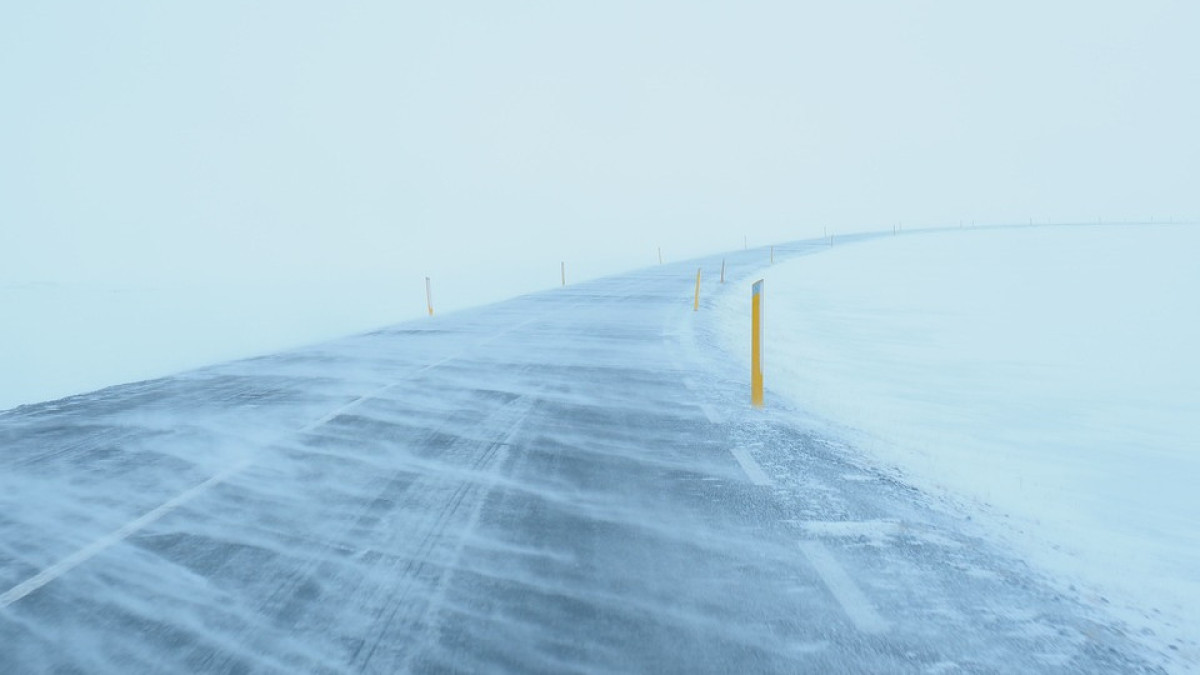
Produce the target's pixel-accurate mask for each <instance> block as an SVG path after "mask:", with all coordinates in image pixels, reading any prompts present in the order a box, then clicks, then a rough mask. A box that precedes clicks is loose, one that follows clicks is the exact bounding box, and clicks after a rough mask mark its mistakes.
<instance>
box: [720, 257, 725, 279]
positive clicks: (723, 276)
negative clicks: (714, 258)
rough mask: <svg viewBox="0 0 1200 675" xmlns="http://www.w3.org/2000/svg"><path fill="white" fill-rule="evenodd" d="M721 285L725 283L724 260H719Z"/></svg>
mask: <svg viewBox="0 0 1200 675" xmlns="http://www.w3.org/2000/svg"><path fill="white" fill-rule="evenodd" d="M721 283H725V259H724V258H721Z"/></svg>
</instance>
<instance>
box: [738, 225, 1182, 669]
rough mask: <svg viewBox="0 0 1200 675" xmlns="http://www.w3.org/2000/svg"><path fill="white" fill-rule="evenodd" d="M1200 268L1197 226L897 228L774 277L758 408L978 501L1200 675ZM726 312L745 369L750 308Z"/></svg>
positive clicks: (1025, 547)
mask: <svg viewBox="0 0 1200 675" xmlns="http://www.w3.org/2000/svg"><path fill="white" fill-rule="evenodd" d="M1198 258H1200V227H1196V226H1180V225H1176V226H1137V227H1062V228H1036V229H1034V228H1030V229H1008V230H966V231H948V232H942V233H930V234H912V235H907V234H906V235H904V236H899V237H886V238H882V239H878V240H873V241H869V242H866V243H862V244H855V245H848V246H845V247H841V248H839V247H837V246H836V245H835V246H834V247H833V248H832V249H830V250H829V251H828V252H825V253H821V254H819V255H813V256H807V257H803V258H800V259H797V260H794V261H791V262H788V263H786V264H778V265H775V266H773V267H770V268H768V269H767V270H766V271H765V273H764V275H763V276H764V277H765V279H766V309H765V331H766V346H765V355H764V362H765V378H766V386H767V390H768V405H769V404H770V403H769V397H770V396H771V395H772V394H775V395H784V396H787V397H788V398H790V399H792V400H793V401H794V402H795V403H796V404H798V405H799V406H800V407H802V408H803V409H805V410H807V411H811V412H812V413H814V414H815V415H817V416H820V417H822V418H824V419H826V420H828V421H830V422H832V423H834V424H836V425H838V426H839V427H842V428H844V429H845V433H847V434H849V435H851V436H853V437H854V441H855V443H856V444H857V445H858V446H859V447H860V448H861V449H862V450H863V451H864V452H866V453H867V454H869V455H870V456H873V457H874V458H876V459H878V460H880V461H881V462H883V463H884V464H887V465H891V466H894V467H896V468H898V469H899V470H900V471H901V472H902V473H903V474H905V475H906V477H907V479H908V480H909V481H911V482H913V483H915V484H917V485H920V486H922V487H924V488H926V489H929V490H933V491H935V492H940V493H942V494H949V495H952V496H955V497H957V498H959V499H960V500H963V501H966V502H967V503H969V504H973V505H974V506H975V507H977V508H978V510H979V512H980V514H981V515H982V516H983V517H982V521H983V522H984V523H985V524H988V525H991V526H997V527H998V531H999V532H1000V533H1001V534H1002V536H1004V537H1005V538H1006V539H1007V540H1008V541H1009V542H1010V543H1011V544H1012V545H1013V546H1014V547H1016V548H1017V550H1019V551H1021V552H1022V553H1023V554H1025V555H1026V556H1027V557H1028V559H1029V560H1030V561H1031V562H1032V563H1033V564H1034V565H1035V566H1038V567H1040V568H1042V569H1044V570H1047V571H1050V572H1051V573H1054V574H1056V575H1057V577H1058V578H1059V579H1061V580H1064V581H1065V584H1064V586H1065V585H1066V584H1070V585H1071V586H1075V585H1076V584H1077V587H1078V589H1079V592H1080V595H1081V597H1083V598H1084V599H1085V600H1087V601H1091V602H1093V603H1096V604H1102V605H1107V606H1109V607H1110V609H1112V610H1115V611H1116V612H1117V613H1118V615H1120V616H1121V617H1122V618H1124V619H1125V620H1127V621H1128V622H1129V623H1130V625H1133V626H1135V627H1137V628H1138V629H1139V630H1141V632H1142V634H1143V635H1145V636H1148V637H1149V636H1150V635H1151V634H1150V632H1148V631H1153V632H1154V636H1153V637H1151V638H1150V639H1152V640H1154V641H1156V642H1159V643H1160V644H1162V645H1165V646H1171V645H1174V647H1171V648H1172V649H1175V650H1181V651H1182V652H1183V654H1182V656H1183V658H1184V660H1186V661H1190V662H1191V663H1193V664H1195V663H1197V662H1200V655H1198V654H1196V653H1195V649H1196V642H1195V636H1197V635H1200V488H1198V487H1197V486H1200V316H1198V315H1197V311H1196V302H1197V298H1200V264H1198V263H1197V260H1198ZM735 295H736V297H734V296H735ZM719 311H720V312H721V317H722V318H721V322H722V324H723V329H722V331H723V335H722V339H723V340H725V341H726V346H727V347H728V348H729V350H730V351H731V352H732V353H734V354H738V355H741V356H742V357H743V358H745V357H746V353H747V349H746V345H747V344H748V343H749V335H748V331H749V328H748V319H747V317H746V314H747V313H748V306H747V303H746V302H745V298H743V297H741V296H740V295H737V294H727V296H726V297H724V298H722V300H721V303H720V309H719ZM1177 641H1178V643H1177Z"/></svg>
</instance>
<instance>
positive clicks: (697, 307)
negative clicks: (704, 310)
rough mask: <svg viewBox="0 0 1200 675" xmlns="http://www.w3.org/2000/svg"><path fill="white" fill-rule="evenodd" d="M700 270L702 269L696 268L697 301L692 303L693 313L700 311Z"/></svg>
mask: <svg viewBox="0 0 1200 675" xmlns="http://www.w3.org/2000/svg"><path fill="white" fill-rule="evenodd" d="M700 270H701V268H699V267H697V268H696V299H695V300H693V301H692V311H693V312H699V311H700Z"/></svg>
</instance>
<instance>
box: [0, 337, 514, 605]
mask: <svg viewBox="0 0 1200 675" xmlns="http://www.w3.org/2000/svg"><path fill="white" fill-rule="evenodd" d="M536 318H538V317H530V318H528V319H526V320H524V321H521V322H520V323H516V324H514V325H512V326H509V327H508V328H506V329H504V330H502V331H500V332H499V333H496V334H495V335H492V336H491V337H488V338H485V339H483V340H480V341H479V342H477V343H475V344H474V345H472V347H478V346H479V345H483V344H487V343H489V342H491V341H492V340H495V339H496V338H499V337H500V336H502V335H505V334H506V333H510V332H512V331H514V330H516V329H517V328H520V327H521V326H524V325H525V324H527V323H530V322H531V321H533V320H534V319H536ZM466 351H467V350H466V349H464V350H462V351H460V352H458V353H457V354H453V355H451V356H447V357H446V358H444V359H441V360H440V361H435V362H433V363H431V364H429V365H426V366H423V367H422V368H420V369H418V370H417V371H415V372H414V373H412V374H410V375H406V376H405V377H402V378H400V380H397V381H396V382H392V383H391V384H387V385H384V386H382V387H380V388H379V389H376V390H375V391H372V392H369V393H367V394H363V395H362V396H359V397H358V398H356V399H354V400H353V401H350V402H349V403H346V404H344V405H342V406H340V407H338V408H335V409H334V410H333V411H331V412H329V413H327V414H325V415H323V416H321V417H320V418H318V419H316V420H314V421H312V422H310V423H308V424H306V425H304V426H302V427H300V428H299V429H297V430H296V431H298V432H300V433H308V432H310V431H312V430H314V429H316V428H317V427H319V426H321V425H323V424H326V423H328V422H329V421H330V420H332V419H334V418H335V417H337V416H338V415H341V414H342V413H344V412H346V411H347V410H350V409H352V408H354V407H356V406H358V405H360V404H362V403H363V402H364V401H367V400H369V399H371V398H374V397H375V396H378V395H379V394H381V393H383V392H384V391H386V390H388V389H391V388H392V387H394V386H396V385H397V384H399V383H400V382H401V381H402V380H404V379H407V378H408V377H412V376H413V375H416V374H419V373H423V372H425V371H427V370H431V369H433V368H436V367H438V366H440V365H442V364H443V363H446V362H447V361H453V360H454V359H456V358H458V357H460V356H462V355H463V354H465V353H466ZM251 463H253V460H252V459H244V460H242V461H240V462H238V463H237V464H234V465H233V466H231V467H229V468H227V469H224V470H223V471H221V472H220V473H217V474H215V475H213V476H212V477H210V478H209V479H208V480H206V481H204V482H203V483H199V484H198V485H195V486H193V487H190V488H188V489H187V490H184V491H183V492H181V493H179V494H177V495H175V496H174V497H172V498H171V499H169V500H167V501H166V502H163V503H162V504H160V505H159V506H157V507H156V508H154V509H153V510H151V511H149V512H147V513H145V514H142V516H141V517H139V518H137V519H136V520H133V521H130V522H128V523H126V524H125V525H122V526H121V527H119V528H117V529H116V530H113V531H112V532H110V533H108V534H106V535H104V536H103V537H100V538H99V539H97V540H95V541H93V542H92V543H90V544H88V545H87V546H84V547H83V548H81V549H79V550H78V551H75V552H74V553H72V554H70V555H68V556H67V557H65V558H63V559H61V560H59V561H58V562H56V563H54V564H53V565H51V566H49V567H47V568H46V569H44V570H42V571H41V572H38V573H37V574H35V575H33V576H32V577H29V578H28V579H26V580H25V581H22V582H21V583H19V584H17V585H16V586H13V587H12V588H10V589H8V590H7V591H5V592H4V593H0V609H4V608H5V607H8V606H9V605H11V604H13V603H14V602H16V601H18V600H20V599H21V598H24V597H25V596H27V595H29V594H30V593H33V592H34V591H36V590H37V589H39V588H41V587H42V586H45V585H46V584H48V583H50V582H51V581H54V580H55V579H57V578H59V577H61V576H62V575H64V574H66V573H67V572H70V571H71V570H73V569H75V568H76V567H79V566H80V565H82V564H83V563H85V562H87V561H88V560H90V559H92V558H94V557H95V556H96V555H97V554H99V553H101V552H102V551H104V550H105V549H107V548H109V547H110V546H113V545H114V544H117V543H120V542H122V541H124V540H125V539H128V538H129V536H130V535H132V534H134V533H135V532H137V531H138V530H141V529H143V528H145V527H146V526H148V525H151V524H153V523H154V522H155V521H157V520H159V519H160V518H162V517H163V516H165V515H167V514H168V513H170V512H171V511H174V510H175V509H176V508H178V507H179V506H181V505H182V504H184V503H186V502H188V501H190V500H192V499H194V498H195V497H196V496H197V495H199V494H200V493H202V492H204V491H205V490H208V489H209V488H211V487H215V486H217V485H220V484H221V483H224V482H225V481H227V480H229V478H230V477H231V476H233V475H234V474H236V473H238V472H239V471H241V470H243V469H245V468H246V467H247V466H249V465H250V464H251Z"/></svg>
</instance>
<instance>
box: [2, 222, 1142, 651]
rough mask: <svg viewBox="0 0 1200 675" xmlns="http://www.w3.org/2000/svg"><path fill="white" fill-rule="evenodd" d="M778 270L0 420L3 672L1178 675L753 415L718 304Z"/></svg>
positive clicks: (818, 441) (940, 518)
mask: <svg viewBox="0 0 1200 675" xmlns="http://www.w3.org/2000/svg"><path fill="white" fill-rule="evenodd" d="M853 239H854V238H853V237H840V238H839V239H838V243H839V245H844V244H846V243H850V242H851V241H853ZM825 248H826V247H825V245H824V243H823V242H814V243H812V244H811V245H810V244H808V243H803V242H801V243H797V244H792V245H788V246H777V247H776V248H775V253H774V254H775V256H776V259H777V260H783V259H786V258H788V257H793V256H797V255H805V254H809V253H814V252H819V251H822V250H825ZM766 255H767V251H766V249H758V250H750V251H744V252H743V251H739V252H736V253H733V254H728V255H726V256H725V258H726V260H727V269H726V278H727V283H726V284H724V285H721V284H719V283H718V282H717V281H716V280H717V279H718V278H719V274H718V273H717V271H718V269H719V266H720V264H721V257H714V258H711V259H703V260H700V261H686V262H683V263H679V264H676V265H662V266H658V267H654V268H649V269H646V270H642V271H640V272H637V273H633V274H629V275H624V276H619V277H611V278H606V279H601V280H597V281H593V282H588V283H583V284H578V285H574V286H568V287H566V288H563V289H555V290H553V291H549V292H545V293H539V294H535V295H529V296H523V297H520V298H516V299H514V300H511V301H508V302H505V303H501V304H497V305H493V306H490V307H486V308H482V309H479V310H475V311H470V312H462V313H458V314H453V315H447V316H439V317H436V318H433V319H428V320H423V321H418V322H411V323H406V324H402V325H399V326H396V327H394V328H390V329H387V330H382V331H377V332H374V333H370V334H367V335H362V336H357V337H352V338H347V339H344V340H340V341H336V342H331V343H328V344H323V345H319V346H316V347H312V348H309V349H303V350H297V351H291V352H286V353H282V354H278V355H274V356H269V357H263V358H258V359H251V360H247V361H240V362H235V363H229V364H225V365H221V366H216V367H212V368H207V369H203V370H199V371H194V372H190V373H185V374H182V375H178V376H175V377H170V378H165V379H160V380H154V381H148V382H139V383H134V384H129V385H123V386H119V387H112V388H109V389H105V390H101V391H98V392H94V393H91V394H85V395H81V396H75V397H71V398H68V399H63V400H61V401H55V402H51V403H45V404H39V405H32V406H24V407H21V408H17V409H14V410H11V411H8V412H5V413H0V448H3V453H0V593H2V594H3V595H2V596H0V597H2V598H3V599H4V600H3V602H0V672H49V671H55V670H78V671H84V672H112V673H127V672H230V671H242V672H280V673H288V672H318V673H326V672H327V673H358V672H372V673H392V672H405V671H412V672H426V671H430V670H451V671H460V672H466V671H475V672H478V671H496V670H501V671H517V672H564V671H571V672H736V671H746V672H797V671H801V672H803V671H812V672H955V671H956V670H962V671H968V672H977V671H989V672H991V671H998V672H1031V671H1045V672H1063V671H1077V672H1112V671H1121V672H1139V671H1148V672H1154V671H1156V670H1158V666H1157V664H1159V663H1160V662H1161V661H1160V660H1159V657H1158V656H1157V655H1155V654H1152V653H1148V652H1147V651H1146V650H1144V649H1143V648H1142V647H1140V646H1139V645H1138V644H1136V643H1134V642H1131V641H1130V640H1129V639H1127V638H1126V637H1124V636H1123V634H1122V633H1121V631H1120V627H1119V626H1116V625H1114V624H1113V623H1112V622H1111V621H1109V620H1108V619H1106V618H1105V617H1104V616H1101V615H1099V614H1097V613H1095V612H1094V611H1093V610H1090V609H1088V608H1085V607H1082V606H1079V605H1078V604H1075V603H1073V602H1072V601H1070V600H1067V599H1065V598H1063V597H1061V596H1059V595H1058V594H1056V593H1054V592H1053V591H1052V590H1050V588H1049V587H1048V586H1046V585H1044V584H1042V583H1040V582H1039V581H1038V580H1037V578H1036V576H1035V575H1034V574H1032V573H1031V572H1030V571H1029V570H1028V569H1027V568H1026V567H1025V566H1024V565H1022V564H1021V563H1020V562H1019V561H1015V560H1012V559H1011V558H1009V557H1007V556H1006V555H1005V554H1004V553H1003V552H1001V551H998V550H996V549H995V548H994V547H992V546H990V545H989V544H988V543H987V542H984V541H981V540H979V539H977V538H974V537H972V536H971V535H970V534H969V533H968V532H966V531H965V529H964V527H963V524H962V523H961V522H960V521H958V520H956V519H955V518H954V517H953V516H952V515H945V514H944V513H942V512H941V511H938V510H936V509H932V508H929V507H928V506H927V505H926V502H925V500H924V499H923V498H922V496H921V495H920V494H919V493H917V492H915V491H914V490H912V489H910V488H908V487H906V486H904V485H900V484H897V483H895V482H894V481H891V480H890V479H888V478H887V477H885V476H882V475H879V474H877V473H874V472H872V471H871V470H870V469H866V468H863V467H861V466H859V465H858V464H857V463H856V462H855V460H854V456H853V455H852V454H851V453H849V452H847V450H846V449H845V448H844V447H843V446H841V445H840V444H839V443H838V441H837V439H828V438H822V437H821V436H820V435H818V434H816V433H814V432H811V431H808V430H806V429H805V428H804V427H803V426H801V425H799V424H797V422H796V420H797V419H798V416H797V415H796V414H795V412H794V411H789V410H787V409H786V408H784V407H782V406H781V405H780V404H779V402H778V401H775V400H773V399H772V398H771V397H770V383H769V381H768V392H767V394H768V408H767V409H766V410H765V411H753V410H750V408H749V405H748V392H747V387H746V384H745V382H744V377H743V374H742V373H740V372H736V371H737V369H734V368H732V367H731V366H730V359H729V358H728V357H727V356H726V355H724V354H722V353H721V352H720V351H719V350H718V349H717V348H716V347H715V344H716V337H715V328H714V326H712V325H711V320H710V319H709V317H708V316H707V315H706V312H705V310H706V309H707V308H708V307H710V306H711V303H712V302H714V300H715V297H716V296H718V295H719V294H721V293H727V292H736V293H742V292H745V293H747V295H748V288H749V286H748V283H747V281H748V279H749V275H750V274H751V273H753V272H754V271H756V269H757V268H760V267H761V266H762V265H763V264H764V263H765V262H766ZM697 265H699V266H702V267H703V268H704V270H705V272H706V273H705V274H703V275H702V284H703V288H702V292H701V307H700V311H699V312H693V311H692V306H691V305H692V300H693V290H694V282H695V269H696V267H697ZM768 311H769V309H768ZM768 321H769V319H768ZM768 330H769V323H768ZM814 523H816V524H824V525H821V526H816V525H814Z"/></svg>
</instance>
